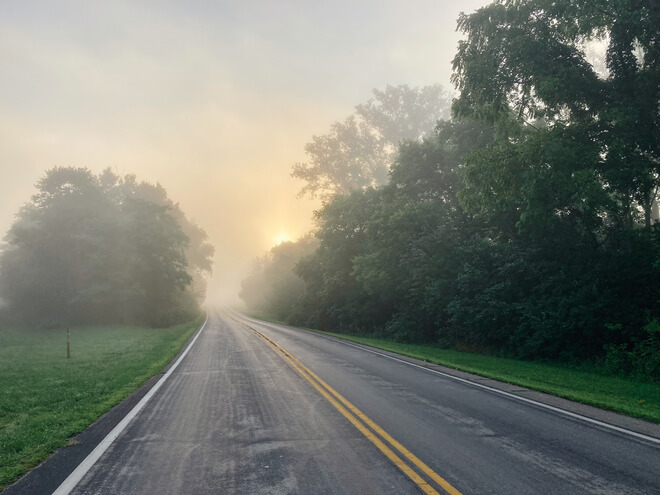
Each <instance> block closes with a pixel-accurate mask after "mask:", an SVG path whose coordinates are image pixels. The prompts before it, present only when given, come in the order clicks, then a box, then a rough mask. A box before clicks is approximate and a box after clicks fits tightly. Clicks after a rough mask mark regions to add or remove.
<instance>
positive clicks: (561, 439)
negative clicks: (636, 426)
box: [72, 312, 660, 494]
mask: <svg viewBox="0 0 660 495" xmlns="http://www.w3.org/2000/svg"><path fill="white" fill-rule="evenodd" d="M278 346H279V347H278ZM283 349H284V350H285V351H284V350H283ZM475 381H476V382H479V379H478V378H475ZM585 410H588V408H585ZM351 418H352V419H351ZM644 429H645V430H646V431H645V432H644V434H646V435H648V434H650V435H651V436H656V437H660V428H658V427H657V426H654V425H648V424H646V425H644ZM392 439H394V440H392ZM383 447H384V448H383ZM388 452H389V453H388ZM390 453H391V455H390ZM392 456H393V457H392ZM397 459H398V460H399V461H400V463H399V465H397V462H399V461H397ZM415 459H416V461H415ZM425 469H427V471H426V472H425ZM406 473H407V474H406ZM420 480H421V482H420ZM442 482H444V483H445V485H444V489H443V485H442V484H441V483H442ZM423 490H426V491H427V493H434V492H438V493H444V491H445V490H449V491H450V492H452V490H455V491H454V493H458V492H460V493H464V494H470V493H479V494H481V493H507V494H512V493H520V494H530V493H543V494H547V493H561V494H566V493H570V494H574V493H575V494H577V493H599V494H607V493H613V494H614V493H616V494H621V493H626V494H628V493H632V494H634V493H648V494H653V493H655V494H657V493H660V442H657V443H656V442H653V441H651V440H646V439H644V435H642V436H641V437H635V436H632V435H629V434H626V433H624V432H621V431H617V430H616V429H610V428H607V427H603V426H599V425H597V424H593V423H590V422H587V421H583V420H581V419H579V418H576V417H574V416H567V415H565V414H562V413H560V412H557V411H556V410H552V409H547V408H543V407H539V406H538V405H535V404H533V403H528V402H522V401H520V400H516V399H514V398H511V397H508V396H506V395H501V394H498V393H495V392H493V391H490V390H486V389H483V388H479V387H476V386H473V385H471V384H469V383H464V382H461V381H457V380H455V379H452V378H450V377H446V376H443V375H441V374H437V373H434V372H431V371H428V370H426V369H423V368H420V367H416V366H411V365H409V364H407V363H405V362H400V361H396V360H392V359H390V358H388V357H386V356H382V355H379V354H377V353H373V352H369V351H368V350H365V349H362V348H360V347H358V346H353V345H348V344H345V343H342V342H339V341H336V340H333V339H328V338H326V337H324V336H320V335H317V334H313V333H310V332H304V331H299V330H294V329H291V328H287V327H282V326H279V325H274V324H270V323H264V322H259V321H257V320H253V319H250V318H246V317H244V316H241V315H238V314H234V313H219V312H211V314H210V317H209V321H208V323H207V325H206V327H205V329H204V330H203V332H201V334H200V336H199V338H198V340H197V342H196V343H195V344H194V345H193V347H192V348H191V350H190V352H189V353H188V354H187V355H186V356H185V358H184V359H183V360H182V362H181V364H180V366H178V367H177V368H176V370H174V372H173V373H172V375H171V376H170V377H169V379H168V380H167V381H166V382H165V383H164V384H163V386H162V387H161V388H160V389H159V390H158V391H157V392H156V393H155V394H154V396H153V398H151V400H150V401H149V402H148V403H147V404H146V406H145V407H144V409H142V410H141V411H140V413H139V414H138V415H137V416H136V417H135V418H134V419H133V420H132V421H131V422H130V423H129V425H128V427H127V428H126V429H125V430H124V431H123V432H122V433H121V434H120V435H119V437H118V438H117V439H116V440H115V441H114V442H113V443H112V444H111V445H110V447H109V448H108V450H107V451H106V452H105V453H104V454H103V455H102V456H101V457H100V459H99V460H98V461H97V462H96V463H95V464H94V465H93V466H92V467H91V469H90V470H89V471H88V472H87V474H85V475H84V477H83V478H82V480H81V481H80V482H79V483H78V484H77V485H76V486H75V488H73V491H72V493H75V494H97V493H98V494H118V493H121V494H133V493H135V494H137V493H140V494H156V493H157V494H168V493H171V494H188V493H189V494H211V493H213V494H216V493H244V494H256V493H282V494H288V493H301V494H321V493H323V494H325V493H328V494H333V493H355V494H366V493H374V494H383V493H394V494H399V493H422V491H423Z"/></svg>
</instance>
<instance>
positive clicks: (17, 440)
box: [0, 317, 204, 490]
mask: <svg viewBox="0 0 660 495" xmlns="http://www.w3.org/2000/svg"><path fill="white" fill-rule="evenodd" d="M203 321H204V320H203V318H202V317H200V318H198V319H197V320H194V321H191V322H189V323H186V324H182V325H177V326H174V327H170V328H164V329H152V328H136V327H100V326H99V327H89V328H74V329H72V330H71V359H68V360H67V359H66V330H39V331H26V330H22V331H19V330H17V329H0V490H2V488H3V487H4V486H6V485H8V484H9V483H12V482H13V481H15V480H16V479H17V478H18V477H19V476H20V475H21V474H23V473H25V472H26V471H27V470H29V469H30V468H32V467H34V466H36V465H37V464H39V463H40V462H41V461H43V460H44V459H46V458H47V457H48V456H49V455H50V454H51V453H52V452H53V451H54V450H56V449H57V448H59V447H62V446H65V445H67V443H68V442H69V438H70V437H71V436H73V435H75V434H77V433H80V432H81V431H83V430H84V429H85V428H86V427H87V426H89V425H90V424H91V423H93V422H94V421H95V420H96V419H98V417H99V416H101V415H102V414H103V413H105V412H106V411H108V410H109V409H110V408H112V406H114V405H116V404H118V403H119V402H121V401H122V400H123V399H125V398H126V397H127V396H128V395H130V394H131V393H132V392H133V391H134V390H136V389H137V388H138V387H140V386H141V385H143V384H144V383H145V382H146V381H147V380H148V379H149V378H151V377H152V376H154V375H156V374H157V373H158V372H159V371H160V370H162V368H163V367H164V366H165V365H166V364H167V363H168V362H169V361H170V360H171V359H172V358H173V357H174V356H175V355H176V354H177V353H178V352H179V350H180V349H181V347H182V346H183V344H185V342H186V341H187V340H188V339H189V338H190V336H191V335H192V334H193V333H194V332H195V330H196V329H197V328H199V326H200V325H201V323H202V322H203Z"/></svg>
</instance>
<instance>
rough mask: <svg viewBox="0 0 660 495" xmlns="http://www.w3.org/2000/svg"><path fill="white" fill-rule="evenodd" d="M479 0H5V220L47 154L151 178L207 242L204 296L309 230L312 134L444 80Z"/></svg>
mask: <svg viewBox="0 0 660 495" xmlns="http://www.w3.org/2000/svg"><path fill="white" fill-rule="evenodd" d="M486 3H487V2H486V1H482V0H469V1H464V2H460V3H458V2H449V1H437V0H417V1H413V2H403V1H382V0H381V1H362V2H359V3H358V4H357V5H356V3H355V2H347V1H343V0H342V1H336V2H332V3H328V4H325V5H323V4H322V2H303V1H288V2H270V1H250V2H238V1H233V2H202V1H191V2H185V3H184V2H167V1H158V2H155V1H154V2H140V3H139V5H138V4H137V3H136V2H121V1H113V2H103V3H96V2H94V3H92V2H84V1H79V2H78V1H68V2H57V1H43V2H29V3H28V2H20V1H6V2H2V4H0V64H2V67H3V77H2V78H0V89H1V91H0V173H1V176H0V177H1V180H0V231H2V232H4V231H6V230H7V228H8V227H9V225H10V224H11V222H12V219H13V216H14V214H15V212H16V211H17V210H18V208H19V207H20V205H21V204H23V203H24V202H25V201H27V200H28V199H29V197H30V195H31V194H33V192H34V183H35V182H36V181H37V180H38V178H39V177H40V176H42V175H43V173H44V171H45V170H46V169H48V168H50V167H52V166H55V165H59V166H80V167H88V168H90V169H91V170H92V171H93V172H94V173H98V172H100V171H101V170H103V169H105V168H107V167H111V168H112V169H113V170H115V171H116V172H117V173H119V174H125V173H134V174H136V175H137V176H138V179H140V180H146V181H149V182H154V183H155V182H158V183H160V184H162V185H163V186H164V187H165V189H166V190H167V191H168V194H169V197H170V198H172V199H173V200H174V201H177V202H179V204H180V206H181V209H182V210H183V211H184V212H185V213H186V214H187V215H188V217H190V218H193V219H195V220H196V221H197V223H198V224H199V225H200V226H201V227H202V228H204V229H205V230H206V231H207V232H208V234H209V236H210V239H211V242H212V243H213V244H214V246H215V248H216V255H215V268H214V275H213V279H212V281H211V284H210V287H209V297H210V298H212V299H223V300H232V301H233V300H236V299H237V296H236V294H237V292H238V289H239V286H240V280H241V279H242V278H243V277H244V276H245V275H246V273H247V272H248V271H249V267H250V265H251V261H252V260H253V259H254V257H256V256H258V255H260V254H261V253H263V252H264V251H265V250H267V249H268V248H270V247H271V246H273V245H274V244H276V243H278V242H280V241H282V240H287V239H295V238H297V237H299V236H301V235H302V234H304V233H305V232H307V231H308V230H309V229H310V228H311V218H312V212H313V210H314V209H315V208H318V206H319V202H318V201H314V200H310V199H308V198H300V199H299V198H297V197H296V194H297V192H298V191H299V189H300V188H301V187H302V184H301V183H300V182H298V181H296V180H294V179H293V178H291V177H290V171H291V166H292V164H293V163H294V162H297V161H304V159H305V155H304V145H305V143H307V142H308V141H309V140H310V139H311V137H312V135H314V134H317V135H318V134H323V133H325V132H327V130H328V128H329V125H330V124H331V123H332V122H333V121H336V120H342V119H344V118H345V117H346V116H348V115H349V114H350V113H351V112H352V111H353V107H354V106H355V105H357V104H359V103H362V102H364V101H366V100H367V99H368V98H369V97H370V92H371V90H372V89H374V88H379V89H382V88H384V87H385V86H386V85H387V84H392V85H396V84H408V85H410V86H423V85H429V84H435V83H440V84H442V85H443V86H444V87H445V88H446V89H450V88H451V85H450V83H449V77H450V74H451V63H450V61H451V59H452V57H453V56H454V54H455V52H456V44H457V41H458V34H457V33H456V32H455V22H456V17H457V16H458V14H459V11H460V10H464V11H472V10H474V9H475V8H478V7H480V6H481V5H485V4H486Z"/></svg>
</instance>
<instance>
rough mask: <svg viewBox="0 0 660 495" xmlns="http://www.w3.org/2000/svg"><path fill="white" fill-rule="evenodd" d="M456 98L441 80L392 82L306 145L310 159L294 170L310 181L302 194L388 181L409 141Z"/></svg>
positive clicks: (327, 194)
mask: <svg viewBox="0 0 660 495" xmlns="http://www.w3.org/2000/svg"><path fill="white" fill-rule="evenodd" d="M449 104H450V98H449V95H448V94H447V93H445V92H444V91H443V90H442V87H441V86H439V85H433V86H425V87H422V88H409V87H408V86H407V85H401V86H389V85H388V86H387V87H386V88H385V90H384V91H379V90H374V91H373V97H372V98H371V99H370V100H369V101H368V102H367V103H365V104H362V105H358V106H357V107H355V113H354V114H353V115H351V116H349V117H348V118H347V119H346V120H345V121H344V122H335V123H334V124H332V125H331V127H330V132H329V133H328V134H325V135H323V136H313V137H312V142H311V143H308V144H307V145H306V146H305V153H306V154H307V156H308V162H306V163H296V164H294V165H293V169H292V173H291V175H292V176H293V177H295V178H297V179H301V180H303V181H305V182H306V185H305V186H304V187H303V188H302V190H301V191H300V195H304V194H309V195H311V196H312V197H315V196H317V195H319V196H321V197H322V198H324V199H329V198H330V197H331V196H332V195H334V194H347V193H349V192H350V191H353V190H361V189H366V188H368V187H374V186H378V185H382V184H385V183H386V182H387V172H388V169H389V166H390V164H391V163H392V161H393V158H394V156H395V154H396V151H397V149H398V145H399V143H400V142H401V141H404V140H419V139H421V138H422V137H423V136H425V135H427V134H429V133H430V132H431V130H432V129H433V127H434V125H435V123H436V122H437V121H438V120H439V119H441V118H445V117H447V116H448V111H449Z"/></svg>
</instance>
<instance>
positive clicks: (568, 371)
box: [253, 315, 660, 423]
mask: <svg viewBox="0 0 660 495" xmlns="http://www.w3.org/2000/svg"><path fill="white" fill-rule="evenodd" d="M253 316H254V317H255V318H260V319H263V320H267V321H274V320H271V319H269V318H267V317H264V315H253ZM275 323H280V322H276V321H275ZM307 330H311V331H314V332H318V333H323V334H327V335H332V336H334V337H338V338H341V339H345V340H349V341H352V342H356V343H359V344H365V345H369V346H371V347H376V348H378V349H383V350H386V351H391V352H396V353H397V354H402V355H404V356H409V357H413V358H417V359H421V360H423V361H427V362H430V363H435V364H439V365H442V366H447V367H449V368H454V369H457V370H461V371H467V372H469V373H474V374H476V375H480V376H485V377H487V378H493V379H495V380H499V381H503V382H507V383H511V384H514V385H521V386H523V387H528V388H531V389H534V390H538V391H541V392H546V393H549V394H552V395H556V396H558V397H564V398H566V399H571V400H574V401H577V402H582V403H583V404H589V405H592V406H597V407H600V408H603V409H610V410H612V411H617V412H620V413H623V414H627V415H629V416H634V417H637V418H642V419H646V420H649V421H653V422H656V423H660V383H652V382H645V381H639V380H633V379H630V378H626V377H618V376H612V375H609V374H607V373H605V372H599V370H598V368H596V367H594V366H586V365H585V366H583V367H570V366H566V365H562V364H551V363H538V362H529V361H518V360H515V359H506V358H500V357H495V356H484V355H482V354H475V353H471V352H461V351H455V350H451V349H441V348H438V347H433V346H426V345H415V344H400V343H397V342H392V341H389V340H385V339H378V338H370V337H361V336H353V335H344V334H336V333H330V332H319V331H318V330H312V329H307Z"/></svg>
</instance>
